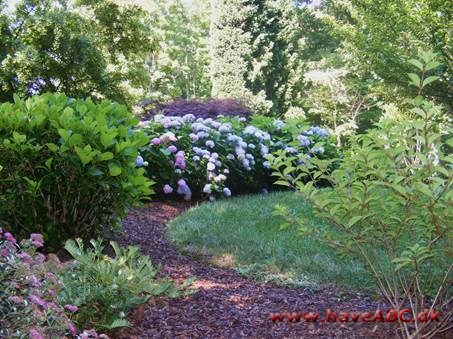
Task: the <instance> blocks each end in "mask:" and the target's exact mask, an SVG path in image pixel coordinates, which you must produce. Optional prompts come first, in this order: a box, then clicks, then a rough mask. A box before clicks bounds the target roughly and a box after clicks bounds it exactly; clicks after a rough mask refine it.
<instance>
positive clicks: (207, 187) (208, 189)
mask: <svg viewBox="0 0 453 339" xmlns="http://www.w3.org/2000/svg"><path fill="white" fill-rule="evenodd" d="M203 193H206V194H211V184H206V185H204V187H203Z"/></svg>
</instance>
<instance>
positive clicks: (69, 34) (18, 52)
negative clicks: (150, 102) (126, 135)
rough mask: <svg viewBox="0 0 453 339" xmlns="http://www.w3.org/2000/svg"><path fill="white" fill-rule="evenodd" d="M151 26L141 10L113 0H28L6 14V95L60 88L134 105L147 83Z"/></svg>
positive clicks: (1, 76) (1, 94) (0, 73)
mask: <svg viewBox="0 0 453 339" xmlns="http://www.w3.org/2000/svg"><path fill="white" fill-rule="evenodd" d="M5 21H6V22H7V23H6V24H4V23H3V24H2V22H5ZM150 27H151V25H150V23H149V20H148V18H147V15H146V14H145V12H144V11H143V10H142V9H141V8H139V7H137V6H132V5H130V6H120V5H118V4H116V3H115V2H113V1H110V0H96V1H94V0H80V1H76V2H75V4H73V2H70V1H67V0H22V1H20V2H19V4H18V5H17V7H16V10H15V11H14V12H13V13H12V14H4V15H3V16H2V17H1V18H0V28H1V29H2V30H3V31H5V32H4V33H5V34H2V37H1V39H2V40H3V39H7V41H6V46H7V48H6V49H3V50H2V53H0V64H1V68H0V99H1V100H11V99H12V96H13V94H14V93H17V94H19V95H21V96H28V95H33V94H38V93H42V92H45V91H51V92H58V91H59V92H65V93H66V94H67V95H69V96H73V97H87V96H91V97H94V98H102V97H106V98H109V99H113V100H116V101H119V102H124V103H132V102H133V99H134V95H133V91H131V89H137V88H143V86H144V85H145V84H146V83H147V79H146V75H147V72H146V71H145V68H144V65H145V57H146V56H147V55H148V54H149V52H150V51H151V50H152V49H153V48H154V45H155V44H154V41H153V39H152V35H151V31H150V29H151V28H150ZM2 42H3V41H2Z"/></svg>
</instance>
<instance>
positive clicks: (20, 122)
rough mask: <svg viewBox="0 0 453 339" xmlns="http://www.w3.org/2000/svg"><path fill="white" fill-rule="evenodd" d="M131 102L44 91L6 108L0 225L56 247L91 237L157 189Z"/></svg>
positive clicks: (0, 127)
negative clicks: (39, 236) (146, 164)
mask: <svg viewBox="0 0 453 339" xmlns="http://www.w3.org/2000/svg"><path fill="white" fill-rule="evenodd" d="M136 124H137V121H136V119H135V118H134V117H133V116H132V115H131V114H130V113H129V112H128V111H127V109H126V107H124V106H121V105H118V104H114V103H111V102H109V101H103V102H101V103H99V104H95V103H94V102H92V101H91V100H74V99H70V98H67V97H66V96H65V95H62V94H56V95H54V94H44V95H41V96H34V97H32V98H30V99H27V100H26V101H24V100H21V99H19V98H18V97H15V102H14V103H4V104H2V105H1V106H0V215H1V220H0V224H1V225H2V226H4V227H5V228H6V227H8V228H9V227H10V228H11V229H12V230H13V231H14V232H15V233H16V234H17V236H19V237H25V236H27V234H29V233H31V232H39V233H42V234H43V235H44V237H45V239H46V242H48V243H49V245H51V246H53V247H55V246H59V245H61V244H62V242H63V241H64V240H65V239H68V238H72V237H75V236H80V237H82V238H84V239H87V238H89V237H91V236H93V235H94V234H95V233H96V231H97V230H98V228H99V227H100V226H101V225H112V224H114V223H115V222H116V221H118V220H119V218H121V217H122V216H124V215H125V213H126V211H127V209H128V208H129V207H130V206H132V205H133V204H135V203H138V202H139V201H140V199H142V198H143V197H144V196H147V195H149V194H150V193H151V189H150V186H151V182H150V181H149V180H148V179H147V178H146V177H145V176H144V173H145V170H144V169H143V168H138V167H139V166H141V165H142V163H141V162H140V157H139V156H138V155H139V154H138V148H139V147H141V146H143V145H145V144H147V141H148V139H147V137H146V136H145V135H144V133H142V132H139V131H136V130H134V129H133V128H132V127H133V126H135V125H136Z"/></svg>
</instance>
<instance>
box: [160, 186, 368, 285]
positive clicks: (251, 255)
mask: <svg viewBox="0 0 453 339" xmlns="http://www.w3.org/2000/svg"><path fill="white" fill-rule="evenodd" d="M282 203H284V204H285V205H286V206H288V207H289V208H291V209H292V210H293V211H294V212H295V213H297V214H300V215H301V214H304V215H305V216H307V215H308V217H309V218H307V219H309V220H310V225H307V226H311V227H323V226H324V225H325V222H323V221H322V220H319V219H317V218H316V217H315V216H313V212H312V210H311V208H310V206H309V205H307V203H306V202H304V200H302V198H301V197H300V196H298V195H297V194H296V193H293V192H279V193H272V194H268V195H253V196H242V197H239V198H232V199H228V200H222V201H218V202H215V203H206V204H202V205H200V206H197V207H193V208H191V209H190V210H189V211H187V212H186V213H184V214H182V215H181V216H179V217H178V218H176V219H174V220H173V221H172V222H171V223H170V225H169V237H170V239H171V241H173V242H174V243H175V244H176V246H178V247H179V248H180V249H181V250H182V251H184V252H186V253H189V254H191V255H194V256H200V257H202V258H207V260H209V261H210V262H212V263H214V264H216V265H219V266H224V267H231V268H234V269H236V270H238V271H239V272H240V273H242V274H244V275H246V276H249V277H252V278H254V279H257V280H259V281H274V282H277V283H283V284H289V285H292V286H294V285H296V286H304V287H313V288H315V287H317V286H319V285H320V284H321V285H325V284H330V283H334V284H335V285H337V286H341V287H353V288H360V289H362V288H369V287H372V278H371V276H370V275H369V274H368V273H367V272H366V271H365V270H364V269H363V266H362V265H361V264H360V263H359V262H357V261H356V260H354V259H351V258H343V257H340V256H339V255H338V253H337V252H336V251H335V250H334V249H332V248H330V247H328V246H326V245H324V244H321V243H320V242H318V241H317V240H315V239H311V238H309V237H306V236H305V237H304V236H301V235H300V234H298V231H297V229H296V228H295V227H292V228H289V229H286V230H280V225H281V223H282V220H281V219H280V218H279V217H275V216H272V211H273V208H274V206H275V205H276V204H282ZM310 216H311V217H310Z"/></svg>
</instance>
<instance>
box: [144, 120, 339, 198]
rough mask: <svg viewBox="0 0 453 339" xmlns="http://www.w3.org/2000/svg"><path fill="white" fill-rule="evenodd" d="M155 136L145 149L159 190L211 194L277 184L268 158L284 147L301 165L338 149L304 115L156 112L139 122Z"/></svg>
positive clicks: (150, 170)
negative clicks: (212, 115) (175, 114)
mask: <svg viewBox="0 0 453 339" xmlns="http://www.w3.org/2000/svg"><path fill="white" fill-rule="evenodd" d="M140 126H141V128H143V129H144V130H145V131H146V133H148V134H149V136H150V138H151V143H150V144H149V145H148V146H146V147H144V148H143V149H142V151H141V153H142V155H143V157H144V159H143V161H145V160H146V162H147V163H148V167H147V171H148V175H149V176H150V178H152V179H153V180H154V181H156V182H157V191H156V192H158V193H164V194H167V195H176V194H179V195H182V196H184V197H185V198H186V199H191V198H192V196H196V197H200V196H204V197H209V198H210V199H214V198H215V197H218V196H230V195H232V194H240V193H249V192H259V191H262V190H269V189H271V188H273V182H274V181H275V180H274V178H273V177H272V176H271V173H270V171H269V162H268V161H267V157H268V155H269V154H270V153H272V152H274V151H278V150H283V151H284V152H286V153H287V154H290V155H293V156H295V158H294V165H295V166H303V165H304V161H306V160H307V158H310V157H312V156H317V157H321V158H326V157H328V158H330V157H332V156H334V155H335V154H336V148H335V146H334V145H333V143H332V142H331V141H332V140H331V139H330V137H329V133H328V132H327V130H325V129H323V128H320V127H315V126H311V127H310V126H307V125H306V124H305V123H304V122H303V121H301V120H289V121H287V122H283V121H281V120H275V119H272V118H268V117H263V116H254V117H252V118H251V121H250V123H246V120H245V118H243V117H242V118H239V117H232V118H231V117H223V118H218V119H211V118H208V119H203V118H196V117H195V116H194V115H185V116H183V117H165V116H163V115H157V116H155V117H154V118H153V119H152V120H148V121H142V122H141V123H140Z"/></svg>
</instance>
